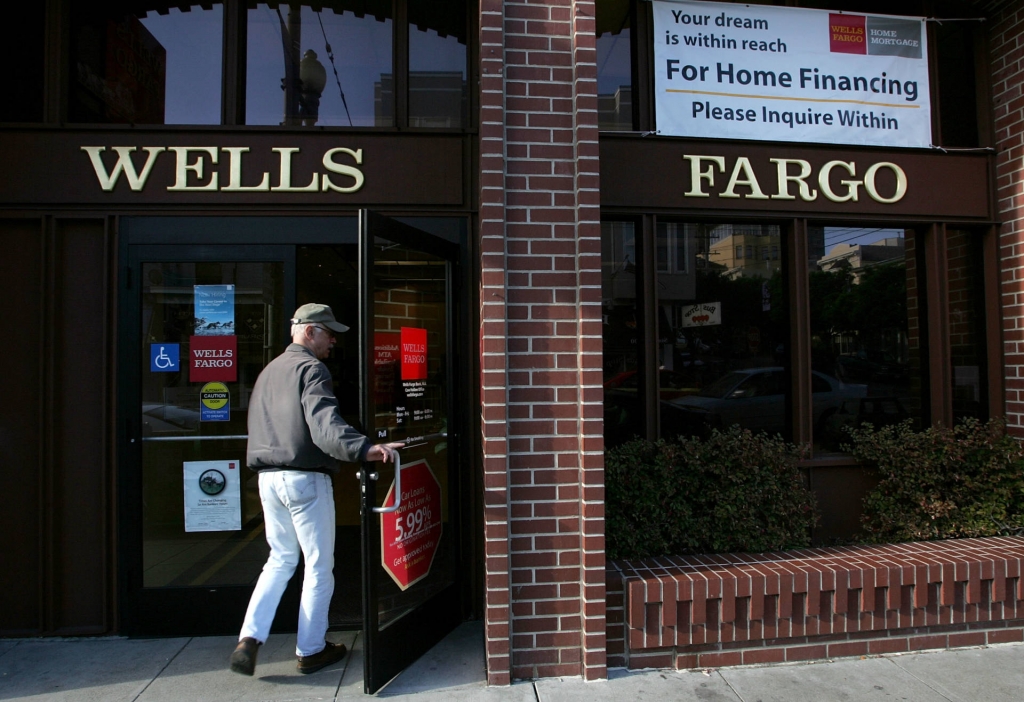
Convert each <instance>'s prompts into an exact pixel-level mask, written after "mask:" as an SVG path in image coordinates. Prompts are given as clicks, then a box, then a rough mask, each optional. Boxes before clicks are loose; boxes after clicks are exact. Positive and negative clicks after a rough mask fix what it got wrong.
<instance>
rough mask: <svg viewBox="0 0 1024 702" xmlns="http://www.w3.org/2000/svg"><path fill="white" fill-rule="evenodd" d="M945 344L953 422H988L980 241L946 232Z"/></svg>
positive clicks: (965, 234)
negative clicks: (973, 419)
mask: <svg viewBox="0 0 1024 702" xmlns="http://www.w3.org/2000/svg"><path fill="white" fill-rule="evenodd" d="M946 247H947V250H946V251H947V253H946V255H947V258H948V263H947V265H948V267H949V344H950V351H951V352H952V354H951V355H952V360H953V421H954V422H958V421H960V420H961V419H965V418H967V417H977V418H978V419H982V420H984V419H987V418H988V410H987V407H988V400H987V395H986V392H985V389H986V388H987V383H986V380H985V372H984V369H985V362H984V359H985V335H984V330H985V301H984V295H983V291H982V288H981V282H982V272H981V237H980V236H979V235H978V234H976V233H975V232H970V231H965V230H957V229H947V230H946Z"/></svg>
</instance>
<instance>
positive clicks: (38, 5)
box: [0, 2, 46, 122]
mask: <svg viewBox="0 0 1024 702" xmlns="http://www.w3.org/2000/svg"><path fill="white" fill-rule="evenodd" d="M45 11H46V3H43V2H12V3H9V4H7V5H6V6H5V7H4V21H5V22H6V23H7V26H8V27H10V28H11V30H10V36H9V37H8V40H7V41H5V42H3V43H2V44H0V60H2V61H3V65H4V66H17V67H18V70H16V71H15V70H11V71H8V72H7V78H5V79H4V83H5V87H4V90H5V92H6V93H7V95H8V96H9V97H8V98H7V99H6V100H0V122H42V121H43V80H44V79H43V67H44V66H45V65H46V60H45V48H44V39H43V21H44V16H45ZM15 37H16V39H15Z"/></svg>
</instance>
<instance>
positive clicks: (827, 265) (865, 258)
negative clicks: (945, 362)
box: [808, 227, 922, 455]
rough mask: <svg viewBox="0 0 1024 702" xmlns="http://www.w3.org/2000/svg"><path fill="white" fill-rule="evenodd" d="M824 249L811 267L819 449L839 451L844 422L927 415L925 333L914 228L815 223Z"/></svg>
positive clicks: (815, 235)
mask: <svg viewBox="0 0 1024 702" xmlns="http://www.w3.org/2000/svg"><path fill="white" fill-rule="evenodd" d="M810 235H811V236H812V238H820V239H821V240H822V241H823V242H824V249H825V251H824V254H823V255H822V256H820V258H818V260H817V261H816V263H815V265H814V266H812V267H811V269H810V272H809V274H808V278H809V279H808V288H809V296H810V305H811V315H810V316H811V354H812V355H811V361H812V367H813V369H814V372H815V373H816V374H820V375H821V377H827V379H828V381H829V383H830V384H831V385H832V392H831V393H824V392H823V393H815V394H814V398H813V406H814V425H813V429H814V434H813V436H814V451H815V455H821V454H822V453H826V452H828V451H837V450H838V449H839V446H840V444H841V443H842V442H843V441H844V437H845V436H846V434H845V432H844V427H847V426H851V425H853V426H857V425H859V424H861V423H862V422H870V423H871V424H872V425H874V426H876V427H878V426H884V425H887V424H893V423H896V422H899V421H902V420H904V419H907V418H913V419H914V420H915V421H916V423H919V422H920V419H921V407H922V403H921V382H922V378H921V357H920V350H921V336H920V331H921V329H920V325H919V322H918V317H917V315H918V300H917V294H918V279H917V265H916V261H915V254H914V244H915V237H914V232H913V231H912V230H909V229H908V230H903V229H878V228H856V227H821V228H817V229H815V228H811V230H810Z"/></svg>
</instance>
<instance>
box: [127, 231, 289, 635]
mask: <svg viewBox="0 0 1024 702" xmlns="http://www.w3.org/2000/svg"><path fill="white" fill-rule="evenodd" d="M294 269H295V265H294V248H293V247H290V246H255V247H225V246H199V247H196V246H192V247H187V248H186V247H180V246H135V247H132V248H131V249H130V253H129V267H128V272H127V274H126V276H125V278H126V280H125V285H126V286H127V287H131V288H134V290H131V291H129V292H131V293H133V294H128V295H125V296H123V298H122V299H123V300H125V301H126V306H128V307H129V308H130V309H128V310H125V314H124V315H123V317H122V318H123V319H124V320H125V321H124V324H125V325H127V326H128V327H130V328H128V329H126V330H125V333H124V334H123V335H122V339H123V340H124V342H125V343H123V347H122V349H121V354H122V356H121V358H122V360H123V368H126V369H132V368H134V369H137V371H135V372H134V375H135V377H134V378H132V379H131V382H125V381H128V380H129V378H128V376H127V375H125V374H122V376H121V377H122V379H123V382H122V388H121V401H122V403H123V404H122V406H123V407H125V408H133V409H129V410H128V411H126V412H125V413H124V416H125V417H126V421H125V427H124V431H125V435H126V436H125V438H126V441H125V442H124V443H123V444H122V445H123V446H125V450H126V451H127V452H128V454H129V456H128V457H127V458H128V460H127V461H125V462H123V463H122V465H126V466H139V467H140V469H139V470H128V471H124V472H123V473H122V477H121V480H122V488H123V489H126V492H123V493H122V494H128V495H133V496H135V500H133V501H131V502H127V503H125V504H123V505H122V508H123V509H125V510H126V511H127V512H128V514H125V515H123V519H122V520H121V523H122V525H123V527H124V528H125V531H123V532H122V538H125V539H128V540H129V541H130V542H133V543H132V547H131V548H125V549H122V551H123V553H125V554H126V557H127V558H128V561H129V562H128V564H127V565H128V567H127V568H126V569H125V570H124V571H122V574H123V577H122V580H123V581H125V582H123V583H122V587H124V588H126V592H125V595H126V597H125V598H124V599H123V600H122V601H123V602H124V603H125V606H126V608H127V610H128V611H127V612H125V616H123V617H122V622H123V623H124V628H125V629H127V630H128V633H133V632H145V633H147V634H160V633H163V634H175V633H187V634H203V633H223V632H224V631H225V630H232V629H234V628H236V627H237V625H238V622H240V621H241V617H242V615H243V614H244V611H245V606H246V603H247V602H248V598H249V595H250V594H251V592H252V585H253V583H254V582H255V580H256V578H257V577H258V576H259V573H260V571H261V569H262V567H263V564H264V563H265V561H266V558H267V543H266V539H265V537H264V534H263V517H262V509H261V507H260V500H259V491H258V487H257V475H256V474H255V473H253V472H251V471H249V470H248V469H247V468H246V466H245V451H246V441H247V428H246V413H247V405H248V399H249V395H250V393H251V392H252V388H253V384H254V383H255V381H256V377H257V376H258V375H259V373H260V371H262V370H263V367H264V366H265V365H266V364H267V363H269V362H270V360H272V359H273V358H274V356H276V355H277V354H278V353H279V352H280V349H281V348H283V346H284V345H285V344H286V343H287V333H288V326H287V325H288V317H289V314H290V312H289V311H290V310H291V309H293V307H294V292H293V291H294V289H295V285H294V280H293V279H294ZM140 539H141V543H139V540H140ZM128 554H130V555H128ZM295 599H296V598H295V592H294V591H292V592H289V593H288V594H287V595H286V599H285V603H284V604H283V606H282V607H281V608H280V610H283V611H285V612H289V611H290V612H294V611H295V606H294V605H291V606H289V604H288V601H289V600H295ZM280 610H279V611H280ZM293 626H294V625H293Z"/></svg>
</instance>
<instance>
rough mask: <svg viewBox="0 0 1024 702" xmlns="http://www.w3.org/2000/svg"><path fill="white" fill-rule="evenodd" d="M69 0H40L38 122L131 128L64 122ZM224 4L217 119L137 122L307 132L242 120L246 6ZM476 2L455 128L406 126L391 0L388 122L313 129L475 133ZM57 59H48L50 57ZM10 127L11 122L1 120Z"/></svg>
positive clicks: (402, 13) (403, 69)
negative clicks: (463, 110) (463, 101)
mask: <svg viewBox="0 0 1024 702" xmlns="http://www.w3.org/2000/svg"><path fill="white" fill-rule="evenodd" d="M71 4H72V0H49V1H48V2H47V3H46V12H45V20H44V23H45V25H44V44H45V55H46V64H45V68H44V89H43V124H49V125H55V126H60V127H65V126H67V127H74V128H83V127H84V128H89V127H94V126H95V127H102V128H104V129H120V128H131V127H133V126H134V125H130V124H93V123H75V124H73V125H72V124H69V123H68V106H69V99H70V87H69V80H70V74H71V67H70V57H71V39H70V36H69V30H70V26H69V22H70V16H71ZM219 4H222V5H223V6H224V19H223V39H222V51H221V118H220V124H217V125H194V124H173V125H164V124H153V125H138V126H142V127H145V128H146V129H155V130H167V131H182V130H186V131H187V130H196V129H204V130H206V129H218V128H225V127H232V128H245V129H252V130H274V131H282V130H287V129H297V130H300V131H309V130H310V127H285V126H277V125H247V124H246V123H245V88H246V50H247V33H248V6H247V3H246V2H244V0H220V3H219ZM477 8H478V3H477V2H474V1H473V0H467V2H466V17H465V22H466V85H467V91H468V96H467V98H468V109H467V112H468V114H466V115H464V116H465V124H463V125H462V126H461V127H450V128H446V127H410V126H409V94H408V89H409V69H410V67H409V29H410V25H409V19H408V0H392V66H393V72H394V76H395V78H394V79H395V87H396V91H395V92H396V95H395V114H394V126H391V127H369V126H366V127H341V126H337V127H335V126H330V127H322V126H319V125H318V126H317V127H316V129H319V130H322V131H323V130H330V131H348V132H352V131H363V132H375V133H388V132H392V133H393V132H398V131H403V132H416V133H424V134H439V133H459V134H465V133H475V132H476V131H477V112H478V109H477V108H478V105H479V95H478V91H477V90H476V89H474V87H473V86H475V85H477V83H478V80H477V76H478V73H479V66H478V64H479V46H478V42H477V41H475V40H474V38H475V37H477V36H478V32H477V31H476V28H477V26H478V24H479V20H478V15H479V13H478V12H477ZM58 56H59V59H56V58H55V59H53V60H51V58H50V57H58ZM4 126H11V125H4Z"/></svg>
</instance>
